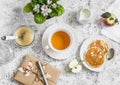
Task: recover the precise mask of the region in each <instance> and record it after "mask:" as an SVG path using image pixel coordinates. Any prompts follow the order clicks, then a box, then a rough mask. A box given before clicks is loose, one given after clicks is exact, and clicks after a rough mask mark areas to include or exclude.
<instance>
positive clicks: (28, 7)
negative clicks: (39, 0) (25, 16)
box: [23, 3, 33, 13]
mask: <svg viewBox="0 0 120 85" xmlns="http://www.w3.org/2000/svg"><path fill="white" fill-rule="evenodd" d="M23 11H24V12H26V13H29V12H32V11H33V7H32V5H31V3H28V4H26V5H25V7H24V8H23Z"/></svg>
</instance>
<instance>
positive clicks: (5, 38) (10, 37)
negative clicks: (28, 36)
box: [1, 36, 19, 40]
mask: <svg viewBox="0 0 120 85" xmlns="http://www.w3.org/2000/svg"><path fill="white" fill-rule="evenodd" d="M18 38H19V37H17V36H2V37H1V39H2V40H14V39H18Z"/></svg>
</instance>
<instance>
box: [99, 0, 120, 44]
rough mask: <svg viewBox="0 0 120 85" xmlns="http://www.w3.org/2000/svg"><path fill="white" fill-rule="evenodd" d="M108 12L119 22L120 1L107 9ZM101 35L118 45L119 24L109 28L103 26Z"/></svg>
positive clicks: (117, 0) (119, 41)
mask: <svg viewBox="0 0 120 85" xmlns="http://www.w3.org/2000/svg"><path fill="white" fill-rule="evenodd" d="M108 12H111V13H114V14H115V15H116V16H117V18H118V20H119V21H120V0H116V1H115V2H114V3H113V4H112V5H111V6H110V8H109V9H108ZM101 33H102V34H103V35H105V36H107V37H108V38H110V39H112V40H114V41H116V42H118V43H120V24H118V25H115V26H111V27H106V26H103V29H102V30H101Z"/></svg>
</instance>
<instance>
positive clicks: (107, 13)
mask: <svg viewBox="0 0 120 85" xmlns="http://www.w3.org/2000/svg"><path fill="white" fill-rule="evenodd" d="M110 16H111V13H109V12H105V13H103V14H102V15H101V17H103V18H109V17H110Z"/></svg>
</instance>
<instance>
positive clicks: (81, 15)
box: [76, 8, 92, 24]
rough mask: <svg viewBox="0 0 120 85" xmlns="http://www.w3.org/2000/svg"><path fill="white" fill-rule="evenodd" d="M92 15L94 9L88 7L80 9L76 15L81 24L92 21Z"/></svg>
mask: <svg viewBox="0 0 120 85" xmlns="http://www.w3.org/2000/svg"><path fill="white" fill-rule="evenodd" d="M91 17H92V11H91V10H90V9H88V8H82V9H80V10H79V11H78V13H77V15H76V18H77V20H78V22H79V23H81V24H85V23H88V22H90V19H91Z"/></svg>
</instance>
